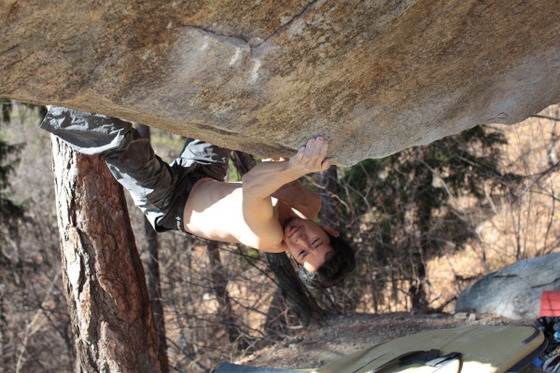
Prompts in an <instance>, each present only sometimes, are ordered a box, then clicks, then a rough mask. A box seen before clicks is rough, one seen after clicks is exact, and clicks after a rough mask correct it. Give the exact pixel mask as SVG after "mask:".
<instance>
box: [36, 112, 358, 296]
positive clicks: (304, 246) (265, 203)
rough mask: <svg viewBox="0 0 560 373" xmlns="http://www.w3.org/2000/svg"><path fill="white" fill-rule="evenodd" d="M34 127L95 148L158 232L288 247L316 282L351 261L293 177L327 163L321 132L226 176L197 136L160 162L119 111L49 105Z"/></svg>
mask: <svg viewBox="0 0 560 373" xmlns="http://www.w3.org/2000/svg"><path fill="white" fill-rule="evenodd" d="M41 128H43V129H45V130H47V131H49V132H51V133H53V134H54V135H56V136H57V137H59V138H60V139H62V140H63V141H65V142H66V143H68V144H69V145H70V146H71V147H72V148H74V149H75V150H76V151H79V152H81V153H84V154H89V155H100V156H102V157H103V158H104V160H105V162H106V163H107V165H108V167H109V169H110V170H111V172H112V174H113V175H114V177H115V179H116V180H117V181H118V182H119V183H121V184H122V185H123V186H124V187H125V189H127V190H128V191H129V192H130V193H131V196H132V198H133V200H134V202H135V204H136V205H137V206H138V207H139V208H140V209H141V210H142V211H143V212H144V214H145V215H146V217H147V218H148V220H149V221H150V223H151V224H152V226H153V227H154V229H155V230H156V231H158V232H163V231H167V230H171V229H176V230H181V231H184V232H186V233H190V234H193V235H196V236H199V237H202V238H206V239H209V240H215V241H222V242H231V243H240V244H243V245H246V246H249V247H252V248H255V249H258V250H261V251H265V252H272V253H279V252H284V251H288V252H289V254H290V256H291V257H292V259H293V261H295V263H296V264H297V266H298V269H299V275H300V278H301V279H302V280H303V281H304V282H305V283H307V284H308V285H310V286H312V287H317V288H327V287H330V286H333V285H335V284H337V283H339V282H340V281H341V280H342V279H344V277H345V276H346V275H347V274H348V273H349V272H350V271H352V270H353V269H354V267H355V258H354V253H353V251H352V249H351V248H350V247H349V246H348V245H347V244H346V243H345V242H344V241H343V240H342V239H341V238H340V235H339V233H338V232H337V231H336V230H335V229H333V228H331V227H328V226H324V227H321V226H319V225H317V224H316V223H315V222H314V220H315V218H316V217H317V214H318V212H319V209H320V199H319V197H318V196H317V195H316V194H315V193H314V192H313V191H311V190H309V189H307V188H305V187H303V186H302V185H301V184H299V182H298V181H297V180H298V179H299V178H300V177H301V176H304V175H306V174H308V173H312V172H321V171H325V170H326V169H328V168H329V166H330V162H329V160H328V159H327V158H326V156H327V148H328V144H327V141H326V140H324V139H323V138H321V137H317V138H313V139H310V140H309V141H308V142H307V144H306V145H305V146H302V147H301V148H300V149H299V150H298V152H297V153H296V154H295V155H294V156H292V157H291V158H290V159H289V160H287V161H280V162H263V163H260V164H258V165H257V166H255V167H254V168H253V169H251V170H250V171H249V172H248V173H247V174H245V175H244V176H243V180H242V182H241V183H229V182H224V181H223V180H224V177H225V176H226V173H227V169H228V158H229V154H230V151H229V150H227V149H224V148H220V147H217V146H214V145H211V144H208V143H204V142H202V141H199V140H192V139H189V140H187V143H186V144H185V147H184V149H183V151H182V152H181V155H180V156H179V157H178V158H177V159H176V160H175V161H174V162H172V163H171V164H167V163H165V162H164V161H162V160H161V159H160V158H159V157H158V156H157V155H155V154H154V152H153V149H152V148H151V145H150V142H149V140H148V139H144V138H141V137H140V136H139V134H138V132H137V131H136V130H135V129H134V128H133V127H132V125H131V123H129V122H126V121H123V120H120V119H116V118H111V117H107V116H104V115H97V114H89V113H85V112H82V111H76V110H70V109H65V108H60V107H54V106H53V107H50V108H49V111H48V113H47V115H46V116H45V119H44V120H43V122H42V123H41Z"/></svg>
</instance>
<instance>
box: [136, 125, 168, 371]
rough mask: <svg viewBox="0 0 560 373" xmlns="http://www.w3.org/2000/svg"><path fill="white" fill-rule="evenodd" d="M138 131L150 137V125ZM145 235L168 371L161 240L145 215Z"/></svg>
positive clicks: (152, 294) (152, 293)
mask: <svg viewBox="0 0 560 373" xmlns="http://www.w3.org/2000/svg"><path fill="white" fill-rule="evenodd" d="M138 133H139V134H140V136H142V137H144V138H147V139H150V127H148V126H145V125H143V124H140V125H138ZM144 237H145V239H146V242H145V244H144V248H145V249H146V251H147V252H148V258H147V259H146V260H145V264H146V272H147V279H148V294H149V296H150V301H151V304H152V310H153V314H154V322H155V324H156V328H157V333H158V336H159V341H160V349H161V351H160V354H161V356H162V362H163V363H164V364H165V366H164V368H165V369H164V370H165V371H168V370H169V367H168V366H167V362H168V359H167V340H166V337H165V318H164V313H163V304H162V301H161V281H160V274H159V242H158V236H157V232H156V231H155V230H154V228H153V227H152V225H151V224H150V222H149V221H148V219H146V217H144Z"/></svg>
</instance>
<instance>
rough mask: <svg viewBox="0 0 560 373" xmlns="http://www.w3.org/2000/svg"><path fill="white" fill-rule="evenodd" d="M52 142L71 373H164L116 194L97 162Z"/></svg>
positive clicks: (119, 191)
mask: <svg viewBox="0 0 560 373" xmlns="http://www.w3.org/2000/svg"><path fill="white" fill-rule="evenodd" d="M52 139H53V161H54V172H55V189H56V204H57V213H58V220H59V229H60V238H61V240H60V241H61V257H62V258H61V260H62V274H63V282H64V286H65V289H66V297H67V301H68V306H69V311H70V317H71V320H72V327H73V331H74V335H75V341H76V350H77V361H76V371H79V372H97V371H111V372H131V373H132V372H134V373H136V372H150V373H159V372H166V370H165V369H166V366H167V362H165V361H164V359H165V356H162V354H161V348H160V339H159V337H158V334H157V330H156V326H155V322H154V318H153V315H152V308H151V304H150V300H149V297H148V290H147V287H146V282H145V281H146V280H145V277H144V270H143V267H142V263H141V261H140V256H139V255H138V252H137V249H136V245H135V243H134V235H133V232H132V228H131V226H130V220H129V217H128V210H127V207H126V200H125V198H124V193H123V191H122V188H121V187H120V185H118V184H117V182H116V181H115V180H114V178H113V177H112V175H111V174H110V172H109V170H108V168H107V166H106V164H105V162H104V161H103V160H102V159H101V158H100V157H92V156H85V155H82V154H79V153H76V152H74V151H72V150H71V148H70V147H68V146H67V145H65V144H63V143H62V142H61V141H60V140H58V139H57V138H55V137H52Z"/></svg>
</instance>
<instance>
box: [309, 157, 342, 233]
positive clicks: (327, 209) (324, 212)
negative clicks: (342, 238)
mask: <svg viewBox="0 0 560 373" xmlns="http://www.w3.org/2000/svg"><path fill="white" fill-rule="evenodd" d="M337 170H338V168H337V167H336V166H331V167H330V168H329V169H328V170H326V171H325V172H319V173H316V174H315V175H314V176H315V181H316V183H317V185H318V186H319V191H318V193H317V194H318V195H319V198H321V210H320V211H319V220H320V221H321V224H322V225H328V226H330V227H333V228H335V229H338V228H339V227H338V224H340V223H339V216H340V214H339V213H338V212H337V206H336V204H335V203H334V201H335V199H334V198H333V196H338V195H340V185H339V184H338V177H337V176H338V171H337Z"/></svg>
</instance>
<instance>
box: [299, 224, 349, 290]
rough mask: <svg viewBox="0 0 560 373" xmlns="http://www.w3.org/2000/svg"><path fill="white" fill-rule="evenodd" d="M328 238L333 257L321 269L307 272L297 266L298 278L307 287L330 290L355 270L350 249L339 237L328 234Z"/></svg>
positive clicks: (300, 266)
mask: <svg viewBox="0 0 560 373" xmlns="http://www.w3.org/2000/svg"><path fill="white" fill-rule="evenodd" d="M325 232H326V231H325ZM327 234H328V232H327ZM329 237H330V239H331V240H330V245H331V247H332V248H333V250H334V255H333V256H332V257H331V258H330V259H329V260H327V261H326V262H325V263H323V265H322V266H321V267H319V268H318V269H317V270H315V271H313V272H309V271H307V270H306V269H305V268H304V267H303V266H302V265H300V264H298V276H299V278H300V279H301V281H303V283H304V284H306V285H307V286H309V287H312V288H315V289H327V288H330V287H332V286H334V285H337V284H339V283H341V282H342V281H343V280H344V279H345V278H346V276H347V275H348V274H349V273H350V272H352V271H353V270H354V268H356V256H355V255H354V250H353V249H352V247H351V246H350V245H349V244H348V243H347V242H346V241H345V240H344V239H342V238H340V237H334V236H332V235H330V234H329Z"/></svg>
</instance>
